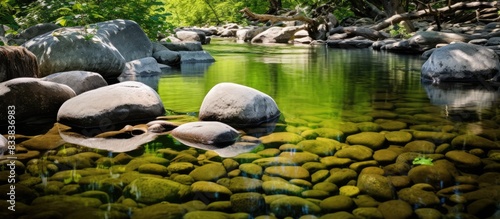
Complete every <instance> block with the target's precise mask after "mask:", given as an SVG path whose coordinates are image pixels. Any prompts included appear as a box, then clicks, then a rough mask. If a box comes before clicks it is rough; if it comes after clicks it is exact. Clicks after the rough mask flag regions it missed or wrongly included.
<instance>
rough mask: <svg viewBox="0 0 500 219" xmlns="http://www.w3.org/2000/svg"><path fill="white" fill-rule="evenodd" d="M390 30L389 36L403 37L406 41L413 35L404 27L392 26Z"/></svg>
mask: <svg viewBox="0 0 500 219" xmlns="http://www.w3.org/2000/svg"><path fill="white" fill-rule="evenodd" d="M389 28H390V29H391V30H390V31H389V34H391V36H392V37H401V38H405V39H408V38H410V37H411V33H409V32H408V30H406V28H405V26H404V25H391V26H390V27H389Z"/></svg>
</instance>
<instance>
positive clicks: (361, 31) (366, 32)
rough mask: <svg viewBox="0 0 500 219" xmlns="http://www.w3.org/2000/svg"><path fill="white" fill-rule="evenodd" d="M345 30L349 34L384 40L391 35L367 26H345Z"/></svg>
mask: <svg viewBox="0 0 500 219" xmlns="http://www.w3.org/2000/svg"><path fill="white" fill-rule="evenodd" d="M343 30H344V32H345V33H347V34H349V35H356V36H362V37H364V38H367V39H370V40H383V39H386V38H389V37H390V35H388V34H387V33H385V32H382V31H376V30H373V29H371V28H366V27H344V29H343Z"/></svg>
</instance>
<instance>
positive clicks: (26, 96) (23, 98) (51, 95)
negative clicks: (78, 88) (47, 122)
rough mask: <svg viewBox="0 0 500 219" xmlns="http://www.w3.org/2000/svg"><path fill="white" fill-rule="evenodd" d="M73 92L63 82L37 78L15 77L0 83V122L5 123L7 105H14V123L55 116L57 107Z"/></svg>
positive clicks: (73, 94)
mask: <svg viewBox="0 0 500 219" xmlns="http://www.w3.org/2000/svg"><path fill="white" fill-rule="evenodd" d="M75 95H76V94H75V92H74V91H73V90H72V89H71V88H70V87H68V86H66V85H64V84H58V83H54V82H49V81H42V80H41V79H39V78H15V79H12V80H9V81H6V82H3V83H0V100H2V101H0V107H1V108H2V109H5V110H0V124H7V116H8V109H9V108H8V106H14V107H15V121H16V124H19V123H22V121H23V120H28V119H36V118H42V117H51V118H55V117H56V114H57V111H58V110H59V107H60V106H61V105H62V104H63V103H64V102H65V101H66V100H68V99H70V98H72V97H74V96H75Z"/></svg>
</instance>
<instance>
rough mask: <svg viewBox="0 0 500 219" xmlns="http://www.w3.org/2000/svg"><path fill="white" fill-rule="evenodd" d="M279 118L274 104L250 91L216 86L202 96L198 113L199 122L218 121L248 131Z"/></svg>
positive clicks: (229, 84)
mask: <svg viewBox="0 0 500 219" xmlns="http://www.w3.org/2000/svg"><path fill="white" fill-rule="evenodd" d="M279 116H280V111H279V109H278V106H277V105H276V102H275V101H274V100H273V99H272V98H271V97H270V96H268V95H267V94H264V93H262V92H260V91H258V90H255V89H253V88H250V87H247V86H243V85H239V84H234V83H219V84H217V85H215V86H214V87H213V88H212V89H211V90H210V91H209V92H208V93H207V95H206V96H205V98H204V99H203V102H202V104H201V107H200V111H199V119H200V120H202V121H219V122H223V123H226V124H229V125H231V126H233V127H237V128H238V127H251V126H257V125H259V124H262V123H264V122H268V121H272V120H275V119H276V118H278V117H279Z"/></svg>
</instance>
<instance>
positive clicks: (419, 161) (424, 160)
mask: <svg viewBox="0 0 500 219" xmlns="http://www.w3.org/2000/svg"><path fill="white" fill-rule="evenodd" d="M412 164H413V165H417V164H418V165H427V166H433V165H434V164H433V163H432V158H428V157H425V156H419V157H415V159H413V162H412Z"/></svg>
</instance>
